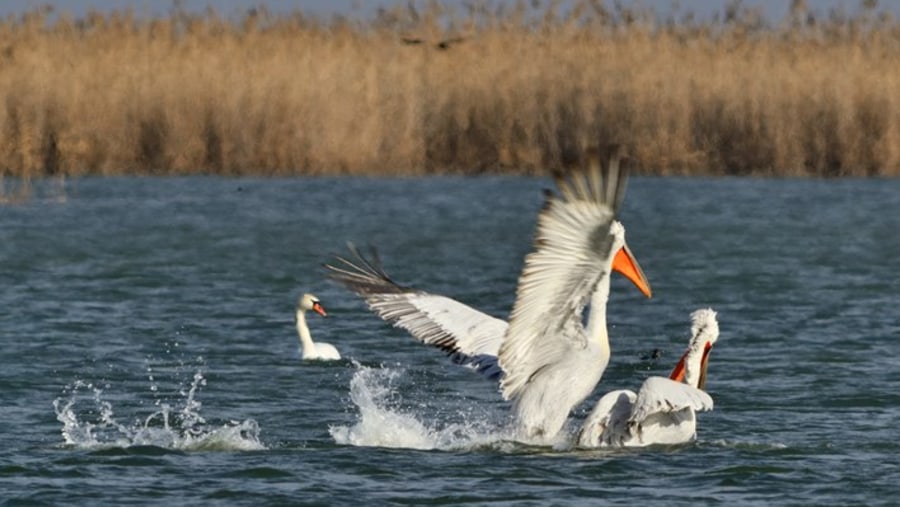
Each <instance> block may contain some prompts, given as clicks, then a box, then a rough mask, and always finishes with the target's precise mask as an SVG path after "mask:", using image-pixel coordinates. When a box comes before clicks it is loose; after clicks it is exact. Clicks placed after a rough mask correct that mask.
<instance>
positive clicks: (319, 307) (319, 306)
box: [313, 301, 328, 317]
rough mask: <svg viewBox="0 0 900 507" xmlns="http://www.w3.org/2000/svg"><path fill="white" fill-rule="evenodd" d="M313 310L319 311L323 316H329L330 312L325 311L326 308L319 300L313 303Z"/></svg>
mask: <svg viewBox="0 0 900 507" xmlns="http://www.w3.org/2000/svg"><path fill="white" fill-rule="evenodd" d="M313 310H314V311H315V312H316V313H318V314H319V315H321V316H323V317H327V316H328V314H327V313H325V309H324V308H322V304H321V303H319V302H318V301H316V302H315V303H313Z"/></svg>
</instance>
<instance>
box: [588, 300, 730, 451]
mask: <svg viewBox="0 0 900 507" xmlns="http://www.w3.org/2000/svg"><path fill="white" fill-rule="evenodd" d="M718 339H719V323H718V322H717V321H716V312H714V311H712V310H711V309H708V308H707V309H702V310H697V311H695V312H694V313H692V314H691V339H690V342H689V343H688V348H687V351H685V353H684V355H682V356H681V360H679V361H678V364H677V365H676V366H675V369H674V370H672V374H671V375H670V376H669V378H666V377H650V378H648V379H647V380H645V381H644V384H643V385H642V386H641V389H640V391H638V393H637V394H635V393H634V392H633V391H629V390H627V389H621V390H618V391H612V392H609V393H606V394H605V395H604V396H603V397H602V398H600V400H599V401H598V402H597V405H596V406H595V407H594V410H593V411H592V412H591V414H590V415H589V416H588V417H587V419H585V422H584V425H583V426H582V429H581V433H580V435H579V436H578V445H579V447H642V446H646V445H652V444H681V443H685V442H689V441H691V440H693V439H694V438H695V436H696V434H697V415H696V412H697V411H701V410H712V408H713V400H712V398H710V396H709V394H707V393H706V392H705V391H703V389H704V388H705V387H706V368H707V365H708V362H709V352H710V350H712V346H713V345H714V344H715V343H716V340H718Z"/></svg>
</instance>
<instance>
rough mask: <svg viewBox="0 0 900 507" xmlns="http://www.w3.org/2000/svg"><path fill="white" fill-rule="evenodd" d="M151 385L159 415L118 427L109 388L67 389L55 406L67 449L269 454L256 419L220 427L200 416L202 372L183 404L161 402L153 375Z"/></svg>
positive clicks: (82, 385)
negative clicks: (139, 448) (141, 448)
mask: <svg viewBox="0 0 900 507" xmlns="http://www.w3.org/2000/svg"><path fill="white" fill-rule="evenodd" d="M148 371H150V372H152V369H151V368H148ZM149 380H150V382H151V385H150V392H151V393H153V395H154V397H156V400H155V402H154V410H153V412H151V413H150V414H149V415H147V416H145V417H143V418H139V419H137V420H135V421H133V422H132V423H130V424H124V423H121V422H119V421H118V420H117V418H116V416H115V413H114V410H113V404H112V402H110V401H108V400H106V399H104V392H105V390H106V389H109V386H108V385H105V386H103V387H99V386H96V385H94V384H93V383H90V382H85V381H82V380H76V381H75V382H73V383H72V384H70V385H69V386H67V387H66V388H65V389H64V395H63V396H62V397H60V398H57V399H56V400H54V401H53V409H54V410H55V411H56V418H57V420H58V421H59V422H61V423H62V425H63V427H62V436H63V440H64V441H65V444H66V445H69V446H73V447H76V448H84V449H97V448H110V447H123V448H124V447H131V446H145V445H147V446H157V447H163V448H166V449H178V450H189V451H196V450H207V451H208V450H218V451H234V450H238V451H251V450H262V449H265V448H266V447H265V446H264V445H263V444H262V442H261V441H260V439H259V432H260V429H259V425H258V424H257V423H256V421H254V420H253V419H246V420H244V421H229V422H227V423H225V424H220V425H215V424H210V423H208V422H207V421H206V419H205V418H204V417H203V416H202V415H200V409H201V406H202V403H201V402H200V401H199V400H198V399H197V394H198V393H199V391H200V389H201V388H202V387H204V386H205V385H206V378H205V377H204V376H203V373H202V372H200V371H197V372H196V373H194V375H193V378H192V380H191V383H190V386H189V387H188V388H186V389H185V388H181V389H179V391H178V396H179V398H177V399H175V400H174V401H173V400H168V399H166V398H162V397H159V395H158V393H159V387H158V384H157V383H156V381H155V379H154V377H153V375H152V373H150V375H149Z"/></svg>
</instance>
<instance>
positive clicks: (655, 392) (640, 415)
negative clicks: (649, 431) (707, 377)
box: [628, 377, 713, 424]
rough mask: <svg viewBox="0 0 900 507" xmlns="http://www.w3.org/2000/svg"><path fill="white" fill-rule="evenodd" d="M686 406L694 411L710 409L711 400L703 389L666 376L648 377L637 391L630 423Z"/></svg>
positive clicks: (682, 408) (711, 407)
mask: <svg viewBox="0 0 900 507" xmlns="http://www.w3.org/2000/svg"><path fill="white" fill-rule="evenodd" d="M686 408H692V409H694V410H695V411H702V410H712V409H713V400H712V398H711V397H710V396H709V394H707V393H706V392H705V391H702V390H700V389H697V388H696V387H693V386H690V385H688V384H684V383H681V382H676V381H674V380H671V379H668V378H666V377H649V378H648V379H647V380H645V381H644V384H643V385H642V386H641V390H640V391H638V395H637V399H636V400H635V402H634V408H633V409H632V412H631V418H629V420H628V422H629V423H630V424H641V423H642V422H643V421H644V420H646V419H647V417H649V416H650V415H652V414H657V413H660V412H678V411H679V410H684V409H686Z"/></svg>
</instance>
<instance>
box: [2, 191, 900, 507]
mask: <svg viewBox="0 0 900 507" xmlns="http://www.w3.org/2000/svg"><path fill="white" fill-rule="evenodd" d="M549 184H550V183H549V182H548V181H546V180H540V179H527V178H509V177H491V178H475V179H467V178H434V179H387V180H373V179H332V178H323V179H271V180H256V179H225V178H171V179H151V178H112V179H82V180H76V181H70V182H69V184H68V186H67V188H66V189H65V194H64V196H63V197H64V198H63V199H59V198H58V197H59V196H57V195H49V194H50V193H51V191H50V190H46V191H43V192H38V195H37V196H36V197H34V198H33V199H31V200H29V201H27V202H25V203H23V204H17V205H5V206H0V345H2V356H0V357H2V369H0V406H2V414H3V416H2V425H3V431H2V432H0V448H2V449H3V451H4V452H3V453H2V456H0V500H2V505H82V504H83V505H138V504H162V503H171V504H173V505H216V504H222V505H299V504H321V505H329V504H330V505H357V504H359V502H368V503H369V504H372V505H381V504H403V505H450V504H472V505H475V504H489V503H490V504H495V505H496V504H499V505H541V506H543V505H573V504H578V505H603V504H637V505H645V504H666V505H697V504H725V505H771V504H780V505H785V504H796V505H849V504H865V505H877V504H883V505H893V504H896V502H897V501H898V500H897V495H898V493H900V486H898V484H900V444H898V436H900V434H898V430H897V421H898V420H900V408H898V406H900V389H898V386H900V357H898V356H900V340H898V338H900V310H898V302H900V299H898V287H900V285H898V282H897V274H898V273H900V234H898V233H900V181H890V180H887V181H885V180H854V179H847V180H835V181H814V180H765V179H671V178H668V179H667V178H634V179H632V181H631V184H630V186H629V191H628V195H627V197H626V200H625V205H624V210H623V213H622V221H623V222H624V224H625V226H626V228H627V231H628V241H629V244H630V245H631V247H632V250H633V251H634V253H635V255H636V256H637V257H638V259H639V260H640V262H641V263H642V265H643V268H644V271H645V272H646V274H647V276H648V278H649V279H650V281H651V284H652V285H653V289H654V298H653V299H651V300H646V299H644V298H642V296H641V295H640V294H639V293H638V292H637V291H636V290H634V288H633V287H632V286H630V285H629V284H628V282H626V281H625V280H624V279H622V278H621V277H619V278H616V279H615V280H614V281H613V287H612V296H611V302H610V308H609V323H610V334H611V340H612V347H613V358H612V361H611V364H610V367H609V369H608V370H607V372H606V374H605V376H604V379H603V381H602V382H601V384H600V386H598V389H597V391H596V393H595V396H594V398H596V396H598V395H599V394H601V393H602V392H603V391H605V390H608V389H613V388H625V387H627V388H632V389H634V388H636V387H638V386H639V385H640V382H641V381H642V379H643V378H644V377H646V376H648V375H651V374H663V375H665V374H667V373H668V372H669V370H670V369H671V368H672V366H674V364H675V362H676V361H677V359H678V357H679V355H680V353H681V351H682V349H683V347H684V346H685V343H686V340H687V333H688V327H689V314H690V312H691V311H693V310H694V309H697V308H700V307H706V306H710V307H712V308H714V309H715V310H717V311H718V312H719V321H720V327H721V336H720V340H719V343H718V345H717V347H716V349H715V351H714V352H713V355H712V360H711V365H710V371H709V383H708V386H707V387H708V389H709V391H710V394H711V395H712V396H713V398H714V400H715V403H716V408H715V410H714V411H713V412H709V413H704V414H701V415H700V417H699V419H700V429H699V436H698V440H697V441H696V442H695V443H692V444H688V445H682V446H676V447H655V448H648V449H641V450H629V451H614V452H610V451H583V450H561V449H552V448H544V447H530V446H525V445H522V444H518V443H515V442H512V441H510V440H509V439H508V437H507V432H506V430H505V423H506V416H507V411H508V407H507V405H506V404H505V403H504V402H502V401H501V400H500V396H499V394H498V393H497V392H496V389H495V387H494V386H493V385H491V384H490V383H488V382H485V381H483V380H481V379H480V378H477V377H476V376H475V375H473V374H472V372H470V371H467V370H465V369H462V368H459V367H455V366H454V365H452V364H449V363H448V362H447V361H446V359H445V358H444V357H443V356H442V354H441V353H440V352H438V351H436V350H432V349H428V348H424V347H422V346H420V345H418V344H416V343H414V342H413V341H412V340H411V339H410V338H408V337H407V336H406V335H405V334H404V333H403V332H401V331H398V330H394V329H391V328H388V327H386V326H385V325H384V324H383V323H382V322H381V321H380V320H378V319H377V318H376V317H374V316H372V315H371V314H370V313H369V312H368V311H367V310H366V309H365V307H364V306H363V304H362V303H361V302H360V301H359V300H357V299H356V298H355V297H354V296H352V295H351V294H349V293H347V292H345V291H344V290H343V289H341V288H340V287H338V286H336V285H333V284H331V283H330V282H328V281H326V280H325V278H324V273H323V269H322V268H321V264H322V263H323V262H327V261H328V260H329V258H330V254H331V253H338V252H342V251H343V250H344V243H345V242H346V241H348V240H352V241H354V242H356V243H358V244H366V243H373V244H376V245H378V246H379V247H380V250H381V253H382V257H383V259H384V262H385V265H386V268H387V269H388V271H389V273H391V274H392V275H393V276H394V278H395V279H396V280H398V281H399V282H401V283H405V284H409V285H414V286H416V287H419V288H422V289H426V290H429V291H432V292H437V293H442V294H445V295H448V296H452V297H455V298H457V299H460V300H462V301H464V302H466V303H469V304H471V305H473V306H475V307H477V308H480V309H482V310H485V311H487V312H489V313H492V314H495V315H497V316H501V317H505V316H506V314H507V312H508V311H509V308H510V307H511V305H512V299H513V294H514V287H515V281H516V277H517V275H518V271H519V269H520V267H521V262H522V257H523V255H524V254H525V253H526V252H527V251H528V249H529V246H530V240H531V234H532V230H533V226H534V219H535V216H536V212H537V210H538V208H539V207H540V204H541V195H540V190H541V189H542V188H543V187H545V186H548V185H549ZM45 196H46V197H45ZM304 291H311V292H314V293H316V294H317V295H318V296H319V297H320V299H321V300H322V302H323V304H324V305H325V306H326V308H327V309H328V310H329V311H330V315H329V317H328V318H327V319H320V318H318V316H315V315H314V316H312V318H310V327H311V328H312V333H313V336H314V338H315V339H316V340H319V341H325V342H329V343H332V344H334V345H335V346H337V347H338V349H340V351H341V353H342V355H343V356H344V357H345V360H341V361H337V362H330V363H323V362H307V363H304V362H302V361H300V360H299V354H298V341H297V336H296V332H295V330H294V327H293V322H292V319H293V308H294V304H295V301H296V298H297V297H298V296H299V295H300V294H301V293H302V292H304ZM653 349H660V350H661V351H662V356H661V357H660V358H659V359H658V360H656V361H652V360H650V359H646V358H645V356H646V355H648V354H649V353H650V352H651V351H652V350H653ZM591 401H593V398H592V400H589V402H588V403H587V404H585V406H583V407H582V408H581V410H580V411H579V412H578V413H577V414H576V416H575V417H576V418H579V417H583V416H584V413H585V411H586V410H588V409H589V408H590V406H591V405H592V403H590V402H591Z"/></svg>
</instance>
